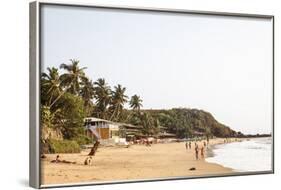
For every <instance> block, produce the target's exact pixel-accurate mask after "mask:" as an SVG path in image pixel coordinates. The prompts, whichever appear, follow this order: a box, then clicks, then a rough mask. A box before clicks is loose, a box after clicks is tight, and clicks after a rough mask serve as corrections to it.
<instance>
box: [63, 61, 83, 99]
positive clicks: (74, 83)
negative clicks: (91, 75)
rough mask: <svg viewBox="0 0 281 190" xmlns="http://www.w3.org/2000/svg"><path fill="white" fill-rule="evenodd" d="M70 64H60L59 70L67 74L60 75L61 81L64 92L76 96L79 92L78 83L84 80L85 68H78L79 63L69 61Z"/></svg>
mask: <svg viewBox="0 0 281 190" xmlns="http://www.w3.org/2000/svg"><path fill="white" fill-rule="evenodd" d="M70 61H71V64H64V63H63V64H61V65H60V68H61V69H64V70H66V71H67V72H66V73H64V74H62V75H61V81H62V84H63V86H64V87H66V91H67V92H70V93H71V94H74V95H77V94H78V93H79V90H80V82H81V80H83V78H85V73H84V70H85V69H86V67H82V68H79V66H78V64H79V61H78V60H75V59H70Z"/></svg>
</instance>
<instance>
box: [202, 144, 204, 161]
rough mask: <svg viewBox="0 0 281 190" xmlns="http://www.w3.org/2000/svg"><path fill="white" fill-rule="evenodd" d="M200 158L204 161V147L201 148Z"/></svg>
mask: <svg viewBox="0 0 281 190" xmlns="http://www.w3.org/2000/svg"><path fill="white" fill-rule="evenodd" d="M201 158H202V159H204V147H203V146H202V148H201Z"/></svg>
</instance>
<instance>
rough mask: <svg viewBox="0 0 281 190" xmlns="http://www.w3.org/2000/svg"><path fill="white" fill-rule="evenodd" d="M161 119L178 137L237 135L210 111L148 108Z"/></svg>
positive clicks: (162, 124)
mask: <svg viewBox="0 0 281 190" xmlns="http://www.w3.org/2000/svg"><path fill="white" fill-rule="evenodd" d="M147 112H148V113H150V114H151V115H152V116H153V117H154V118H157V119H158V120H159V123H160V125H161V126H163V127H165V128H166V129H167V130H168V131H169V132H170V133H174V134H176V135H177V137H178V138H185V137H193V136H196V135H199V136H200V135H203V136H206V137H207V136H208V137H211V136H216V137H232V136H235V135H237V133H236V132H235V131H233V130H232V129H230V128H229V127H228V126H225V125H223V124H221V123H219V122H218V121H216V119H215V118H214V117H213V116H212V115H211V114H210V113H208V112H206V111H203V110H198V109H186V108H175V109H170V110H147Z"/></svg>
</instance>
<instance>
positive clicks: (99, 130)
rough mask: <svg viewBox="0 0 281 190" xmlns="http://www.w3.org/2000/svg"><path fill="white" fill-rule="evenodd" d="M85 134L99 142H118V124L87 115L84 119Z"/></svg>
mask: <svg viewBox="0 0 281 190" xmlns="http://www.w3.org/2000/svg"><path fill="white" fill-rule="evenodd" d="M84 127H85V131H86V135H87V136H90V137H92V138H96V139H98V140H99V141H101V142H104V141H113V142H119V140H120V139H119V138H120V137H119V125H118V124H117V123H114V122H112V121H108V120H105V119H100V118H95V117H88V118H85V119H84Z"/></svg>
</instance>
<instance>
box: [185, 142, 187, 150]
mask: <svg viewBox="0 0 281 190" xmlns="http://www.w3.org/2000/svg"><path fill="white" fill-rule="evenodd" d="M185 149H186V150H187V149H188V143H187V141H186V143H185Z"/></svg>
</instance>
